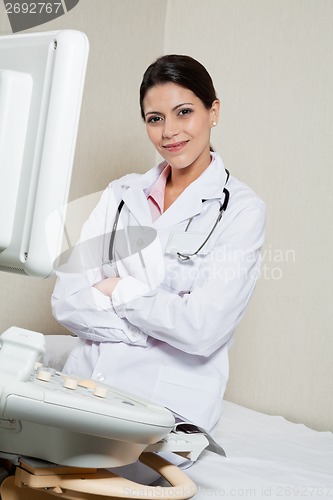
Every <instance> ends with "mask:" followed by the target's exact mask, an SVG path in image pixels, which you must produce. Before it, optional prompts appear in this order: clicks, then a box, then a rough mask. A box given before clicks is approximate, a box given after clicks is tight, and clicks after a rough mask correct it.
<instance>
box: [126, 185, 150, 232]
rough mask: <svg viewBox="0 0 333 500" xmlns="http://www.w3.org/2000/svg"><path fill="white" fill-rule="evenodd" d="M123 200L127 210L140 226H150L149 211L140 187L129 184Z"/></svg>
mask: <svg viewBox="0 0 333 500" xmlns="http://www.w3.org/2000/svg"><path fill="white" fill-rule="evenodd" d="M123 200H124V203H125V205H126V206H127V208H128V210H129V211H130V212H131V214H132V215H133V216H134V217H135V219H136V220H137V222H138V223H139V224H140V225H141V226H151V223H152V220H151V213H150V209H149V205H148V201H147V198H146V195H145V193H144V191H143V189H142V187H140V186H129V187H128V189H127V190H126V192H125V195H124V197H123Z"/></svg>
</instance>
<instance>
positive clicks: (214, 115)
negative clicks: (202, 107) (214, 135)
mask: <svg viewBox="0 0 333 500" xmlns="http://www.w3.org/2000/svg"><path fill="white" fill-rule="evenodd" d="M210 114H211V123H212V124H213V123H215V125H217V123H218V121H219V115H220V101H219V99H215V101H214V102H213V104H212V107H211V108H210ZM215 125H213V126H214V127H215Z"/></svg>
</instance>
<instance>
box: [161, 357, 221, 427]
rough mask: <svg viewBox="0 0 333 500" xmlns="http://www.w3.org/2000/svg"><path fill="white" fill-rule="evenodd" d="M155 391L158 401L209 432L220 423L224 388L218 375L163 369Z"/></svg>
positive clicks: (169, 368)
mask: <svg viewBox="0 0 333 500" xmlns="http://www.w3.org/2000/svg"><path fill="white" fill-rule="evenodd" d="M193 370H195V368H193ZM154 392H155V393H154V401H156V402H157V403H159V404H162V405H164V406H167V407H168V408H169V409H170V410H172V411H173V412H175V413H177V414H178V415H180V416H181V417H184V418H186V419H188V420H190V421H192V422H193V423H195V424H197V425H200V426H202V427H204V428H206V429H210V428H211V427H212V426H213V425H214V424H215V423H216V420H217V419H218V416H219V414H220V408H221V399H222V388H221V384H220V381H219V378H218V375H217V376H216V378H215V377H210V376H207V375H198V374H195V373H191V374H190V373H188V372H186V371H185V370H180V369H175V368H171V367H167V366H162V367H161V368H160V369H159V372H158V376H157V381H156V385H155V391H154Z"/></svg>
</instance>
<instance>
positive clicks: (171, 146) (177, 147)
mask: <svg viewBox="0 0 333 500" xmlns="http://www.w3.org/2000/svg"><path fill="white" fill-rule="evenodd" d="M187 143H188V141H181V142H174V143H173V144H166V145H165V146H162V147H163V149H166V150H167V151H179V150H180V149H182V148H183V147H184V146H186V144H187Z"/></svg>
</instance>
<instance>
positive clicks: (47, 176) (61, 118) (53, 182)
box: [0, 30, 89, 277]
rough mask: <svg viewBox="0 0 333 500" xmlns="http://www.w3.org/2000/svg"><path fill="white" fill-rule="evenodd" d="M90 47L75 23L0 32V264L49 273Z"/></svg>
mask: <svg viewBox="0 0 333 500" xmlns="http://www.w3.org/2000/svg"><path fill="white" fill-rule="evenodd" d="M88 51H89V43H88V39H87V37H86V36H85V35H84V34H83V33H81V32H79V31H74V30H63V31H54V32H44V33H28V34H19V35H10V36H2V37H0V270H3V271H9V272H15V273H20V274H26V275H31V276H40V277H47V276H49V275H50V274H52V271H53V268H54V264H55V262H56V259H57V256H58V255H59V253H60V251H61V242H62V237H63V229H64V219H65V211H66V204H67V200H68V193H69V186H70V179H71V173H72V165H73V159H74V150H75V144H76V136H77V129H78V122H79V115H80V109H81V101H82V93H83V85H84V79H85V72H86V65H87V59H88Z"/></svg>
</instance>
